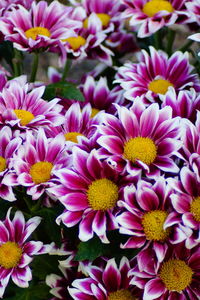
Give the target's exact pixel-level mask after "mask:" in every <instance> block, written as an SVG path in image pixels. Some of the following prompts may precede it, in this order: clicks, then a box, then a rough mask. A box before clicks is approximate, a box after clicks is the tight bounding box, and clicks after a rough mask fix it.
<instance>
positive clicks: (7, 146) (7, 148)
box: [0, 126, 22, 201]
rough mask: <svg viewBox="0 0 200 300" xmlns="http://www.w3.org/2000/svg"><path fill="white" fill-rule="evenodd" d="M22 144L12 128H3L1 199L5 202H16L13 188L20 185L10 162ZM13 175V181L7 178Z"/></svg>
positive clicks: (0, 131)
mask: <svg viewBox="0 0 200 300" xmlns="http://www.w3.org/2000/svg"><path fill="white" fill-rule="evenodd" d="M21 144H22V139H21V138H20V137H15V136H14V135H13V133H12V131H11V129H10V127H7V126H5V127H3V128H2V129H1V130H0V197H1V198H2V199H4V200H8V201H15V200H16V198H15V195H14V193H13V190H12V186H15V185H18V183H17V180H16V177H17V176H16V174H15V172H13V170H12V169H11V168H10V167H9V164H10V160H11V159H12V157H13V155H14V154H15V152H16V151H17V149H18V148H19V146H20V145H21ZM10 173H11V174H12V180H11V181H10V180H7V176H9V174H10Z"/></svg>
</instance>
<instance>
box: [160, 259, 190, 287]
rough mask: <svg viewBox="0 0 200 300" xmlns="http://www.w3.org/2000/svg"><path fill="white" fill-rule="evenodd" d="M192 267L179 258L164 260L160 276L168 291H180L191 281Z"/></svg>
mask: <svg viewBox="0 0 200 300" xmlns="http://www.w3.org/2000/svg"><path fill="white" fill-rule="evenodd" d="M192 275H193V272H192V269H191V268H190V267H189V266H188V265H187V264H186V263H185V262H184V261H183V260H179V259H170V260H168V261H167V262H164V263H163V265H162V267H161V271H160V278H161V280H162V282H163V283H164V284H165V286H166V288H167V289H168V290H169V291H176V292H181V291H182V290H184V289H185V288H186V287H187V286H189V285H190V283H191V282H192Z"/></svg>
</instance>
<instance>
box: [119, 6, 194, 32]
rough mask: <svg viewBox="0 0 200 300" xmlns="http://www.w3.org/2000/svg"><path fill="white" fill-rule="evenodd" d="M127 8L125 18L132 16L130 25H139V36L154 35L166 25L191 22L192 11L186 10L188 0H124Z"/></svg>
mask: <svg viewBox="0 0 200 300" xmlns="http://www.w3.org/2000/svg"><path fill="white" fill-rule="evenodd" d="M122 2H123V3H124V4H125V5H126V6H127V9H126V10H125V12H124V17H125V18H130V25H131V26H137V25H139V29H138V37H140V38H144V37H147V36H150V35H152V34H153V33H155V32H156V31H158V30H159V29H160V28H162V27H164V26H170V25H172V24H174V23H182V24H183V23H186V22H190V21H191V20H190V13H189V12H188V11H186V7H185V2H186V0H180V1H177V0H169V1H166V0H161V1H160V0H137V1H132V0H123V1H122Z"/></svg>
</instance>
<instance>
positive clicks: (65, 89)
mask: <svg viewBox="0 0 200 300" xmlns="http://www.w3.org/2000/svg"><path fill="white" fill-rule="evenodd" d="M55 97H58V98H65V99H69V100H77V101H85V99H84V96H83V94H82V93H81V91H80V90H79V89H78V88H77V86H76V85H75V84H73V83H70V82H57V83H52V84H49V85H48V86H47V87H46V89H45V92H44V95H43V98H44V99H46V100H51V99H53V98H55Z"/></svg>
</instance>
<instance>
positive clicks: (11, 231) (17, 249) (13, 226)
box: [0, 209, 50, 298]
mask: <svg viewBox="0 0 200 300" xmlns="http://www.w3.org/2000/svg"><path fill="white" fill-rule="evenodd" d="M10 211H11V209H9V210H8V212H7V216H6V219H5V220H4V221H0V229H1V230H0V297H1V298H2V296H3V294H4V291H5V288H6V286H7V285H8V282H9V280H10V278H12V280H13V282H14V283H15V284H16V285H18V286H19V287H22V288H26V287H28V285H29V284H28V282H29V281H30V280H31V279H32V274H31V269H30V267H29V266H28V265H29V264H30V262H31V261H32V259H33V258H32V256H33V255H39V254H44V253H47V252H48V251H49V249H50V246H44V245H43V243H42V242H40V241H28V242H27V241H26V240H27V239H28V238H29V237H30V235H31V234H32V232H33V231H34V230H35V229H36V228H37V226H38V225H39V224H40V221H41V218H40V217H34V218H31V219H29V220H28V221H27V222H25V219H24V216H23V214H22V213H21V212H20V211H17V212H16V213H15V215H14V218H13V220H11V219H10Z"/></svg>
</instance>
